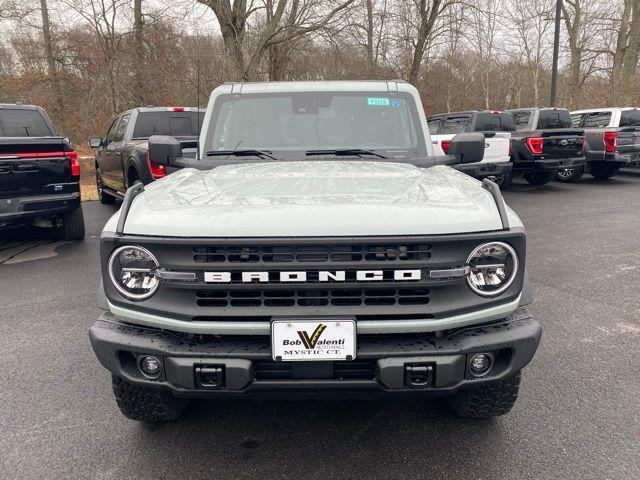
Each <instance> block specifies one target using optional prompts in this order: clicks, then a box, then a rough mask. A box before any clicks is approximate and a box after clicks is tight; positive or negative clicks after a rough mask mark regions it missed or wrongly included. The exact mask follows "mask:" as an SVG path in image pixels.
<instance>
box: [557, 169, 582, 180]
mask: <svg viewBox="0 0 640 480" xmlns="http://www.w3.org/2000/svg"><path fill="white" fill-rule="evenodd" d="M583 175H584V167H583V166H582V165H580V166H578V167H573V168H561V169H560V170H558V171H557V172H556V180H557V181H559V182H563V183H575V182H578V181H579V180H580V179H581V178H582V176H583Z"/></svg>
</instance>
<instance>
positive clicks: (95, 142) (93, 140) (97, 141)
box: [89, 137, 102, 148]
mask: <svg viewBox="0 0 640 480" xmlns="http://www.w3.org/2000/svg"><path fill="white" fill-rule="evenodd" d="M89 146H90V147H91V148H100V147H101V146H102V139H101V138H100V137H89Z"/></svg>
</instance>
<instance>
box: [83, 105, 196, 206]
mask: <svg viewBox="0 0 640 480" xmlns="http://www.w3.org/2000/svg"><path fill="white" fill-rule="evenodd" d="M203 117H204V110H202V109H197V108H189V107H139V108H134V109H132V110H127V111H126V112H122V113H121V114H120V115H118V116H117V117H116V118H115V119H114V120H113V121H112V122H111V125H110V127H109V129H108V131H107V134H106V135H105V137H104V138H101V137H91V138H89V145H90V146H91V147H92V148H95V149H96V187H97V189H98V195H99V197H100V202H101V203H105V204H111V203H114V202H115V201H116V198H123V197H124V193H125V191H126V190H127V188H129V187H130V186H131V185H133V184H134V183H135V182H137V181H141V182H142V183H144V184H145V185H146V184H148V183H151V182H152V181H154V180H157V179H159V178H162V177H164V176H165V175H167V173H170V172H171V170H170V169H169V170H167V167H165V166H163V165H158V164H156V163H154V162H153V161H152V160H151V159H150V158H149V155H148V144H149V142H148V140H149V137H150V136H152V135H170V136H173V137H176V138H177V139H178V140H179V141H180V144H181V146H182V149H183V152H186V153H185V156H187V157H195V156H196V147H197V141H198V133H199V126H200V125H202V120H203Z"/></svg>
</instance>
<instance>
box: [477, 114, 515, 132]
mask: <svg viewBox="0 0 640 480" xmlns="http://www.w3.org/2000/svg"><path fill="white" fill-rule="evenodd" d="M515 129H516V127H515V121H514V120H513V115H511V114H510V113H506V112H504V113H502V112H501V113H491V112H486V113H484V112H483V113H478V114H477V115H476V121H475V126H474V127H473V130H474V131H476V132H513V131H514V130H515Z"/></svg>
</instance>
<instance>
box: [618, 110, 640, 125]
mask: <svg viewBox="0 0 640 480" xmlns="http://www.w3.org/2000/svg"><path fill="white" fill-rule="evenodd" d="M620 126H621V127H637V126H640V110H623V111H622V114H621V116H620Z"/></svg>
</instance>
